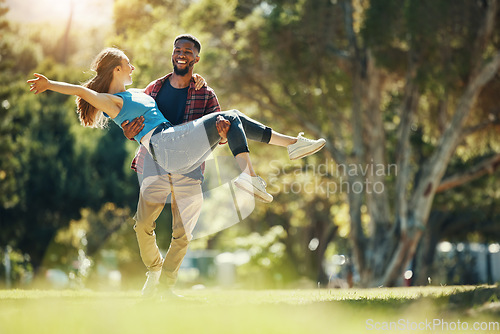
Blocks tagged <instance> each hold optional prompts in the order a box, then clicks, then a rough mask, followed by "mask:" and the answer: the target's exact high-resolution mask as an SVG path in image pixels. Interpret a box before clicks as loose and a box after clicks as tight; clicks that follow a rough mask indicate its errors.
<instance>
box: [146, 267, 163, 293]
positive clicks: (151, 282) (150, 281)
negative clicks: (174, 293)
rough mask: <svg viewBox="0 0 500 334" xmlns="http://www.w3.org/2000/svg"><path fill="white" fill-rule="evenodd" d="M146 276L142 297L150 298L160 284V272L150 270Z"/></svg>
mask: <svg viewBox="0 0 500 334" xmlns="http://www.w3.org/2000/svg"><path fill="white" fill-rule="evenodd" d="M146 276H147V277H148V278H147V279H146V283H144V286H143V287H142V296H143V297H152V296H154V295H155V294H156V292H157V290H158V285H159V284H160V276H161V270H156V271H151V270H150V271H148V272H147V273H146Z"/></svg>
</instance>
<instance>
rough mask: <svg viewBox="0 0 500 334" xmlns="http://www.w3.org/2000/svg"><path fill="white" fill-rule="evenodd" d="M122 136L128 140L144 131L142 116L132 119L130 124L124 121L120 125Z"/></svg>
mask: <svg viewBox="0 0 500 334" xmlns="http://www.w3.org/2000/svg"><path fill="white" fill-rule="evenodd" d="M122 129H123V135H124V136H125V137H127V138H128V139H130V140H133V139H134V137H135V136H137V135H138V134H139V132H141V130H142V129H144V116H141V117H137V118H134V119H133V120H132V122H129V121H125V122H123V123H122Z"/></svg>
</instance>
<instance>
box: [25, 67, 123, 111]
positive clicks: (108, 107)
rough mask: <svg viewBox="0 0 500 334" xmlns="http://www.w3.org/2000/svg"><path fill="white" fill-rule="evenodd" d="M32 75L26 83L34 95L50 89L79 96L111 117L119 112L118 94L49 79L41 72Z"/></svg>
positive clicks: (120, 101)
mask: <svg viewBox="0 0 500 334" xmlns="http://www.w3.org/2000/svg"><path fill="white" fill-rule="evenodd" d="M34 75H35V77H36V79H31V80H28V83H29V84H31V86H30V91H31V92H34V93H35V95H36V94H40V93H43V92H45V91H46V90H51V91H54V92H57V93H61V94H65V95H75V96H79V97H81V98H82V99H84V100H85V101H87V102H88V103H90V104H91V105H93V106H94V107H95V108H96V109H98V110H101V111H103V112H105V113H106V114H108V115H109V116H110V117H111V118H114V117H116V116H117V115H118V113H119V112H120V109H121V105H120V104H121V103H122V99H121V98H120V97H118V96H114V95H112V94H107V93H97V92H96V91H93V90H92V89H89V88H86V87H83V86H80V85H73V84H69V83H66V82H60V81H53V80H49V79H47V78H46V77H45V76H44V75H42V74H38V73H35V74H34Z"/></svg>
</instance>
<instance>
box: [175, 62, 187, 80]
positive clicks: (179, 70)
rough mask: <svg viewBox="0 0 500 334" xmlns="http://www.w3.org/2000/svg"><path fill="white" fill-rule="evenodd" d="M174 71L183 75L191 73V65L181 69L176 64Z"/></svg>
mask: <svg viewBox="0 0 500 334" xmlns="http://www.w3.org/2000/svg"><path fill="white" fill-rule="evenodd" d="M174 73H175V74H177V75H180V76H181V77H183V76H185V75H186V74H188V73H189V66H186V67H184V69H180V68H178V67H177V66H175V65H174Z"/></svg>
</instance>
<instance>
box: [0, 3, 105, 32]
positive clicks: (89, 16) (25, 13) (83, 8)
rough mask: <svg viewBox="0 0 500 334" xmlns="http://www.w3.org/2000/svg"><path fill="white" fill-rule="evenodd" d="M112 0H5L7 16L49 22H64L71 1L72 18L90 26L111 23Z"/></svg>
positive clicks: (14, 18) (23, 20) (16, 19)
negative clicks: (7, 10) (72, 5)
mask: <svg viewBox="0 0 500 334" xmlns="http://www.w3.org/2000/svg"><path fill="white" fill-rule="evenodd" d="M113 1H114V0H6V5H7V7H8V8H9V12H8V13H7V18H8V19H9V20H11V21H17V22H51V23H62V24H66V23H67V21H68V17H69V13H70V8H71V3H73V4H74V10H73V20H74V22H75V23H77V24H87V25H90V26H101V25H109V24H111V23H112V16H113Z"/></svg>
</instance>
